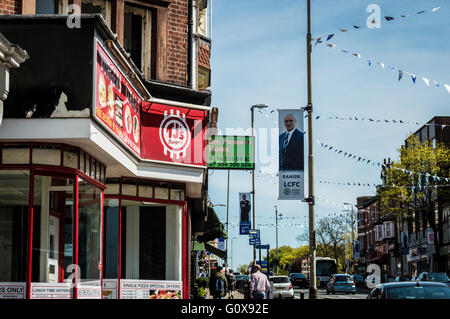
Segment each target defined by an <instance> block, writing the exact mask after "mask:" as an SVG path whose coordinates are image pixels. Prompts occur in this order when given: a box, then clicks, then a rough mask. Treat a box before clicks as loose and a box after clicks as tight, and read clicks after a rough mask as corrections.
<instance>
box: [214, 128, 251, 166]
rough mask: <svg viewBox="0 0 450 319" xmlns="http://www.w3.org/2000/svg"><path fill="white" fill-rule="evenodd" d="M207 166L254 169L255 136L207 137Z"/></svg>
mask: <svg viewBox="0 0 450 319" xmlns="http://www.w3.org/2000/svg"><path fill="white" fill-rule="evenodd" d="M206 157H207V162H208V168H214V169H245V170H249V169H251V170H254V169H255V137H254V136H224V135H220V136H219V135H213V136H210V137H209V138H208V147H207V153H206Z"/></svg>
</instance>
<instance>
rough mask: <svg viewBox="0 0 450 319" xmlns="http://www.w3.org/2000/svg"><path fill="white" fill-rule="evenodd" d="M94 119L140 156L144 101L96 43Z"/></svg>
mask: <svg viewBox="0 0 450 319" xmlns="http://www.w3.org/2000/svg"><path fill="white" fill-rule="evenodd" d="M96 52H97V54H96V56H97V59H96V62H97V63H96V80H95V90H94V92H95V112H94V114H95V119H96V120H97V121H98V122H99V123H100V124H102V126H104V127H105V128H106V129H107V130H108V131H109V132H110V133H111V134H112V135H113V136H114V137H116V138H117V139H118V140H119V141H120V142H121V143H122V144H124V145H125V146H126V147H127V148H129V149H130V150H132V151H133V152H134V153H135V154H137V155H140V154H141V138H140V127H141V123H140V121H141V120H140V108H141V105H142V98H141V97H140V96H139V94H138V93H137V91H136V90H135V89H134V88H133V86H132V85H131V84H130V82H129V81H128V80H127V77H126V76H125V75H124V74H123V73H122V71H120V69H119V68H118V67H117V65H116V64H115V63H114V62H113V60H112V59H111V58H110V56H109V55H108V54H107V53H106V51H105V50H104V49H103V47H102V46H101V45H100V43H99V42H97V50H96Z"/></svg>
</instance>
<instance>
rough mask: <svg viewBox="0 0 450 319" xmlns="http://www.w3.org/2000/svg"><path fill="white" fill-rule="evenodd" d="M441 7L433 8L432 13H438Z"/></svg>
mask: <svg viewBox="0 0 450 319" xmlns="http://www.w3.org/2000/svg"><path fill="white" fill-rule="evenodd" d="M440 8H441V7H437V8H433V10H431V12H436V11H438V10H439V9H440Z"/></svg>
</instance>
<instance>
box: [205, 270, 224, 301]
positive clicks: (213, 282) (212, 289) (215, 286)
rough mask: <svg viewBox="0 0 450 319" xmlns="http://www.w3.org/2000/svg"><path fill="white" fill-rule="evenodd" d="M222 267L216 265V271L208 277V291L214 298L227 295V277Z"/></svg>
mask: <svg viewBox="0 0 450 319" xmlns="http://www.w3.org/2000/svg"><path fill="white" fill-rule="evenodd" d="M224 272H225V271H224V269H223V268H222V267H220V266H218V267H217V269H216V273H215V274H214V275H212V276H211V277H210V278H209V293H210V294H211V295H212V296H213V298H214V299H222V298H223V297H225V296H226V295H227V286H228V284H227V279H226V277H225V273H224Z"/></svg>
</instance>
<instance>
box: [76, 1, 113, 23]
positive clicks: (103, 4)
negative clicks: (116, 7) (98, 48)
mask: <svg viewBox="0 0 450 319" xmlns="http://www.w3.org/2000/svg"><path fill="white" fill-rule="evenodd" d="M81 13H100V14H101V15H102V16H103V18H104V19H105V21H106V23H107V24H108V26H109V27H111V1H109V0H82V2H81Z"/></svg>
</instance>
